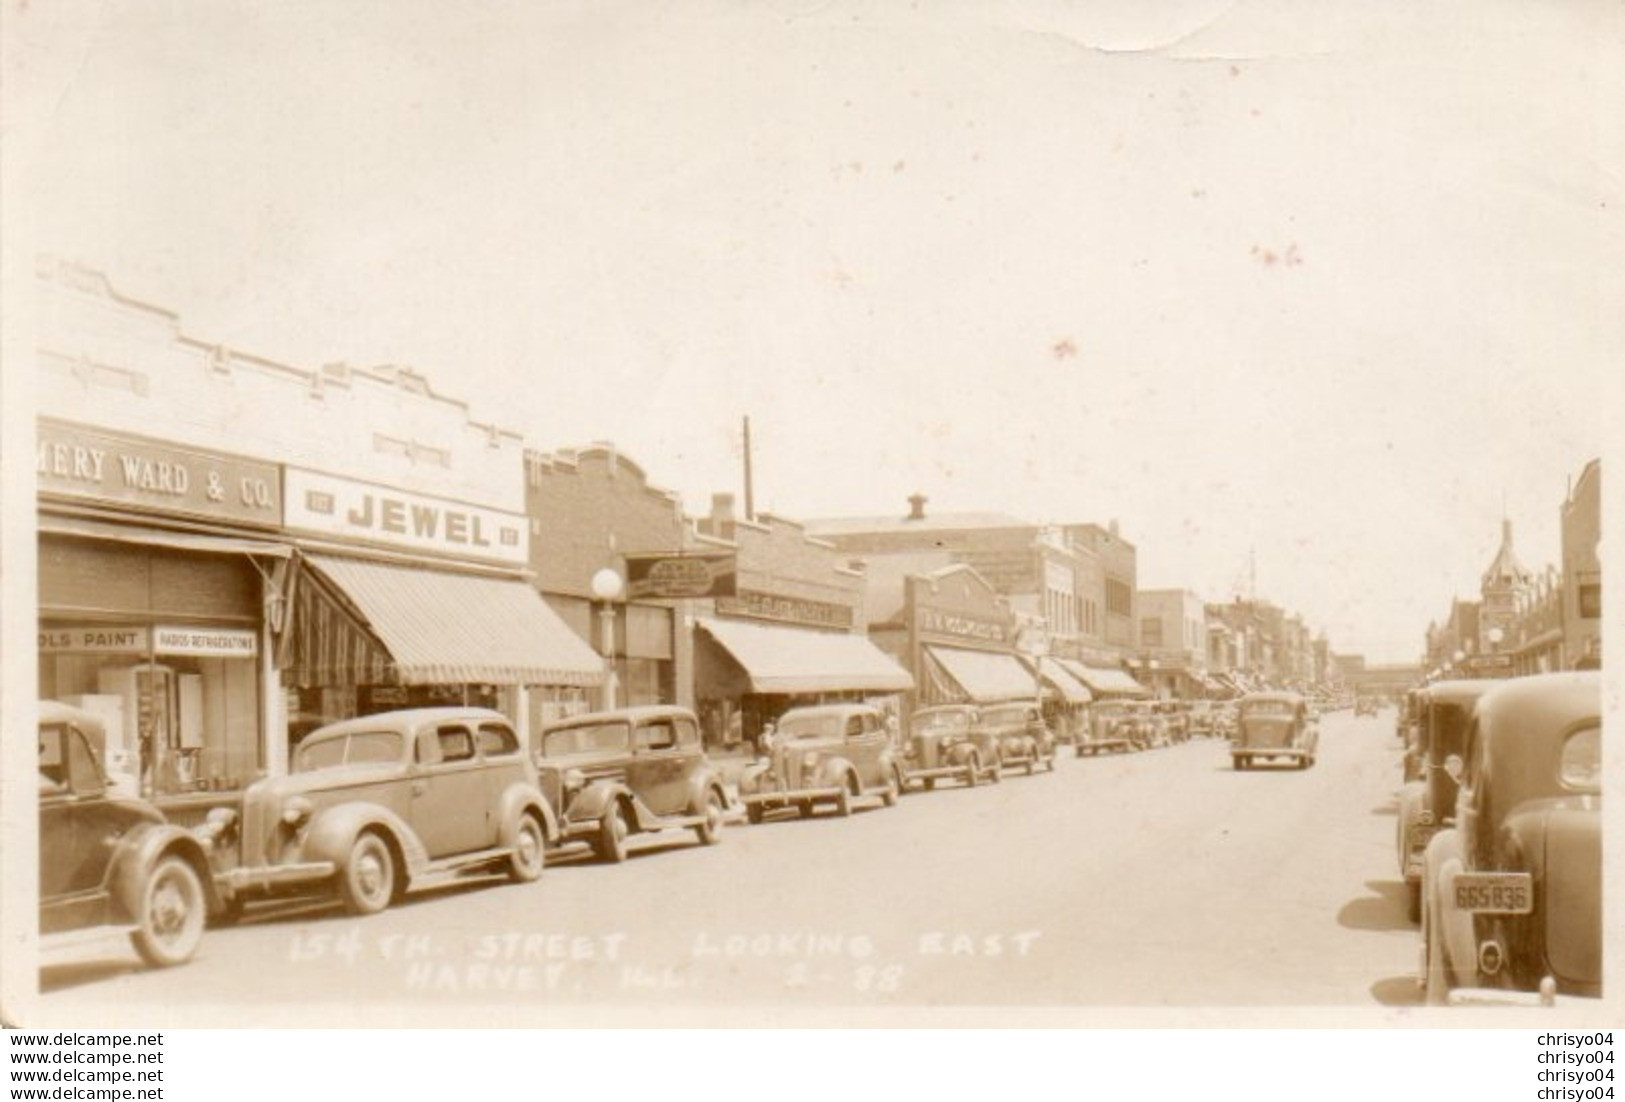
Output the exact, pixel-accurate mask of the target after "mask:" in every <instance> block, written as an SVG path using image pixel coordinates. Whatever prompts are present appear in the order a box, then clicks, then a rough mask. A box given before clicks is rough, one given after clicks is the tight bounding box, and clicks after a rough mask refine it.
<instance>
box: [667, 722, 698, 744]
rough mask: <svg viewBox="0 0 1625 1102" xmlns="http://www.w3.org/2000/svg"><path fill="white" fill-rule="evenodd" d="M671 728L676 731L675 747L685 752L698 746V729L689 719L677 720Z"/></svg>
mask: <svg viewBox="0 0 1625 1102" xmlns="http://www.w3.org/2000/svg"><path fill="white" fill-rule="evenodd" d="M673 726H675V727H676V729H677V745H678V746H680V747H682V748H683V749H685V750H692V749H693V748H694V747H696V746H698V745H699V744H700V727H699V724H697V723H695V722H694V721H693V720H691V719H679V720H678V721H677V722H676V723H675V724H674V725H673Z"/></svg>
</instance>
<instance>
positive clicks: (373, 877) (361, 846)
mask: <svg viewBox="0 0 1625 1102" xmlns="http://www.w3.org/2000/svg"><path fill="white" fill-rule="evenodd" d="M394 897H395V856H394V854H392V853H390V852H389V843H387V842H385V841H384V840H383V839H382V838H380V837H379V836H378V835H377V834H375V833H373V832H372V831H367V832H366V833H365V834H362V835H361V836H360V837H359V838H357V839H356V840H355V844H354V845H353V846H351V847H350V856H349V858H348V859H346V860H345V862H344V868H343V870H342V871H340V873H339V898H340V899H341V900H343V902H344V909H345V910H347V911H349V912H350V913H351V914H353V915H371V914H377V913H378V912H379V911H382V910H383V909H384V908H386V907H388V906H389V903H390V900H391V899H393V898H394Z"/></svg>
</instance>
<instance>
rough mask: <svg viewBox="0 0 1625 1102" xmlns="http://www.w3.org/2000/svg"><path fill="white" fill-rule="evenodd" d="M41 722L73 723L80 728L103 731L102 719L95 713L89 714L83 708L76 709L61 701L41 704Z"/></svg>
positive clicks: (42, 702)
mask: <svg viewBox="0 0 1625 1102" xmlns="http://www.w3.org/2000/svg"><path fill="white" fill-rule="evenodd" d="M39 721H40V722H41V723H71V724H73V725H74V726H75V727H79V728H94V729H95V730H97V731H100V730H102V728H103V726H104V725H103V723H102V717H101V716H99V715H97V714H96V713H95V712H87V711H86V710H85V709H83V708H75V707H74V706H73V705H71V704H64V703H62V702H61V701H60V700H42V701H40V702H39Z"/></svg>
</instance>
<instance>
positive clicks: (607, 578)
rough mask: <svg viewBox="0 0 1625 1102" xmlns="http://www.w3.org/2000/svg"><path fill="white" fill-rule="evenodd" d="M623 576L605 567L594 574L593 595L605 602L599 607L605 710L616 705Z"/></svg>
mask: <svg viewBox="0 0 1625 1102" xmlns="http://www.w3.org/2000/svg"><path fill="white" fill-rule="evenodd" d="M622 584H623V583H622V582H621V576H620V574H619V573H617V572H616V571H615V570H613V569H612V568H610V567H607V566H606V567H604V568H603V569H602V570H600V571H598V573H596V574H594V575H593V576H592V595H593V596H594V597H597V598H598V599H599V600H600V601H601V602H603V607H602V608H600V609H599V611H598V616H599V621H598V624H599V635H600V637H601V641H602V645H603V651H604V710H605V711H606V712H607V711H610V710H611V709H613V708H614V707H615V695H616V693H615V689H616V685H615V680H616V679H615V600H616V598H618V597H619V596H620V595H621V587H622Z"/></svg>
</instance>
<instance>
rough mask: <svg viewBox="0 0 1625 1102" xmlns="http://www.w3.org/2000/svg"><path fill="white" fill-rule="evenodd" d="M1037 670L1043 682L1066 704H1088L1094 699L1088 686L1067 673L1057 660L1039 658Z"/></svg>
mask: <svg viewBox="0 0 1625 1102" xmlns="http://www.w3.org/2000/svg"><path fill="white" fill-rule="evenodd" d="M1038 669H1039V672H1040V673H1041V674H1042V676H1043V678H1044V681H1045V682H1046V683H1047V684H1049V685H1050V687H1052V688H1053V689H1054V690H1055V691H1056V692H1058V693H1060V694H1061V699H1062V700H1064V701H1066V702H1067V703H1068V704H1088V703H1089V702H1090V701H1091V700H1093V699H1094V698H1095V697H1094V694H1093V693H1091V692H1090V691H1089V686H1087V685H1085V684H1084V683H1083V682H1082V681H1079V680H1078V679H1077V678H1076V677H1074V676H1073V675H1072V674H1071V673H1069V672H1068V671H1067V669H1066V667H1065V666H1063V665H1061V663H1060V662H1059V660H1057V659H1054V658H1040V659H1038Z"/></svg>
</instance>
